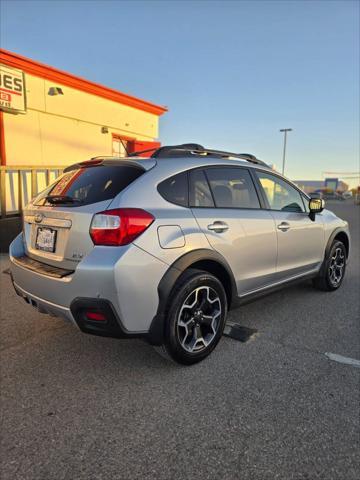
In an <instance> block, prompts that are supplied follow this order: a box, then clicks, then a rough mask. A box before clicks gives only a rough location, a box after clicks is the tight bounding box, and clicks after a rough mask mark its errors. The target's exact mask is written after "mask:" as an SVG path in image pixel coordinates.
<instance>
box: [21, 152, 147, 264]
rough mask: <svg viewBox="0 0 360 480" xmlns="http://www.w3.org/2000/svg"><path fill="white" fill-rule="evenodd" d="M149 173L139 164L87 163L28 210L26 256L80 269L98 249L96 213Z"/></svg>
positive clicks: (67, 175)
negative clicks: (94, 233) (93, 235)
mask: <svg viewBox="0 0 360 480" xmlns="http://www.w3.org/2000/svg"><path fill="white" fill-rule="evenodd" d="M144 172H145V168H144V167H143V166H142V165H140V162H133V161H128V162H127V161H100V162H84V163H82V164H80V165H77V166H74V167H70V168H69V169H68V171H66V173H64V175H62V176H61V177H60V178H59V179H57V181H56V182H55V183H54V184H52V185H51V186H50V187H49V188H47V189H46V190H45V191H44V192H42V193H41V194H40V195H38V196H37V197H36V198H35V199H34V200H33V201H32V202H31V203H30V204H29V205H28V206H27V207H26V208H25V209H24V226H23V230H24V241H25V249H26V253H27V255H28V256H29V257H30V258H33V259H34V260H37V261H40V262H43V263H47V264H49V265H53V266H57V267H61V268H65V269H70V270H75V268H76V265H77V263H78V262H79V261H81V260H82V259H83V258H84V257H85V256H86V255H87V254H88V253H89V252H90V251H91V250H92V249H93V248H94V245H93V242H92V240H91V237H90V234H89V229H90V224H91V221H92V218H93V216H94V214H96V213H98V212H101V211H103V210H106V209H107V207H108V206H109V205H110V203H111V202H112V200H113V199H114V198H115V197H116V196H117V195H118V194H119V193H120V192H122V191H123V190H124V189H125V188H127V187H128V186H129V185H130V184H131V183H132V182H134V181H135V180H136V179H137V178H138V177H140V176H141V175H142V174H143V173H144Z"/></svg>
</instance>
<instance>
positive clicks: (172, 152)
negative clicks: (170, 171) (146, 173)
mask: <svg viewBox="0 0 360 480" xmlns="http://www.w3.org/2000/svg"><path fill="white" fill-rule="evenodd" d="M144 153H145V152H144ZM137 154H141V152H137ZM193 155H201V156H207V155H209V156H210V155H211V156H216V157H221V158H237V159H239V160H246V161H247V162H250V163H255V164H257V165H263V166H265V167H268V165H267V164H266V163H265V162H263V161H262V160H259V159H258V158H256V157H255V156H254V155H251V154H250V153H233V152H225V151H222V150H212V149H210V148H204V147H203V146H202V145H199V144H198V143H184V144H182V145H170V146H165V147H160V148H158V149H157V150H155V152H154V153H153V154H152V155H151V157H152V158H169V157H170V158H171V157H184V156H193Z"/></svg>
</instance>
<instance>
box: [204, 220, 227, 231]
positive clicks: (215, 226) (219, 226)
mask: <svg viewBox="0 0 360 480" xmlns="http://www.w3.org/2000/svg"><path fill="white" fill-rule="evenodd" d="M207 228H208V230H211V231H213V232H216V233H221V232H226V230H229V225H227V224H226V223H225V222H220V221H219V220H218V221H216V222H214V223H211V224H210V225H208V227H207Z"/></svg>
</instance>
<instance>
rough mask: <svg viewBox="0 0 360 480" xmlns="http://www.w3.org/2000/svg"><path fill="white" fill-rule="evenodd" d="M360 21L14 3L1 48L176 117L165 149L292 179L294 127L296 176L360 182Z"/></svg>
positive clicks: (270, 10) (349, 15) (262, 8)
mask: <svg viewBox="0 0 360 480" xmlns="http://www.w3.org/2000/svg"><path fill="white" fill-rule="evenodd" d="M359 21H360V18H359V2H358V1H351V0H344V1H327V0H313V1H297V0H294V1H291V0H289V1H286V0H284V1H272V0H268V1H267V0H265V1H262V0H258V1H257V0H255V1H251V2H250V1H222V2H218V1H205V0H204V1H191V0H187V1H182V2H178V1H170V0H168V1H152V0H148V1H132V2H128V1H114V0H113V1H106V0H105V1H101V2H100V1H95V0H94V1H87V0H81V1H67V0H64V1H46V0H43V1H31V0H27V1H17V0H15V1H14V0H13V1H7V0H2V1H1V24H0V27H1V30H0V33H1V37H0V41H1V48H5V49H7V50H11V51H14V52H16V53H19V54H21V55H25V56H27V57H30V58H33V59H35V60H37V61H40V62H44V63H47V64H49V65H52V66H54V67H56V68H59V69H63V70H66V71H68V72H71V73H73V74H75V75H80V76H82V77H85V78H87V79H89V80H92V81H95V82H98V83H102V84H104V85H107V86H109V87H112V88H115V89H118V90H121V91H123V92H126V93H130V94H133V95H135V96H138V97H140V98H144V99H146V100H149V101H153V102H155V103H159V104H161V105H167V106H168V108H169V112H168V113H167V114H165V115H164V116H163V117H162V118H161V120H160V140H161V142H162V143H163V144H175V143H182V142H196V143H201V144H203V145H205V146H208V147H212V148H218V149H227V150H232V151H236V152H249V153H253V154H255V155H256V156H258V157H259V158H261V159H263V160H265V161H266V162H268V163H274V164H275V165H276V166H277V167H278V168H279V169H280V167H281V157H282V141H283V137H282V134H280V132H279V129H280V128H284V127H291V128H293V131H292V132H291V133H290V134H289V137H288V153H287V167H286V172H285V173H286V175H287V176H289V177H290V178H292V179H321V178H323V175H322V172H324V171H330V172H337V171H341V172H355V171H358V170H359V82H360V79H359ZM328 176H336V175H328ZM340 176H342V177H345V176H346V175H340ZM357 183H358V180H357ZM352 184H354V181H352Z"/></svg>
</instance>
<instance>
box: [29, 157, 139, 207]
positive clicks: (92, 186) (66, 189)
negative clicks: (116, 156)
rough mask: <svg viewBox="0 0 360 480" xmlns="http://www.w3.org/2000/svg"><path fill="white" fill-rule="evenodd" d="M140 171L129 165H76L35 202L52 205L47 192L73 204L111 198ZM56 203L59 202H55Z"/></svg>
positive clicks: (136, 176) (85, 203)
mask: <svg viewBox="0 0 360 480" xmlns="http://www.w3.org/2000/svg"><path fill="white" fill-rule="evenodd" d="M143 173H144V170H143V169H142V168H141V167H137V166H132V165H117V166H107V165H100V166H96V167H88V168H79V169H75V170H71V171H70V172H67V173H65V174H64V175H63V176H62V177H61V178H60V180H59V181H58V182H56V183H55V184H54V185H53V187H52V188H51V189H50V190H49V191H46V194H43V195H40V197H39V198H38V199H37V203H36V204H37V205H52V204H51V203H50V202H48V201H47V200H46V197H48V196H60V197H61V196H64V197H70V198H71V199H73V200H74V203H73V204H72V205H73V206H79V205H90V204H92V203H97V202H102V201H104V200H111V199H113V198H114V197H116V195H118V194H119V193H120V192H121V191H122V190H124V189H125V188H126V187H128V186H129V185H130V184H131V183H132V182H133V181H134V180H136V179H137V178H138V177H140V176H141V175H142V174H143ZM59 206H60V205H59Z"/></svg>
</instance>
